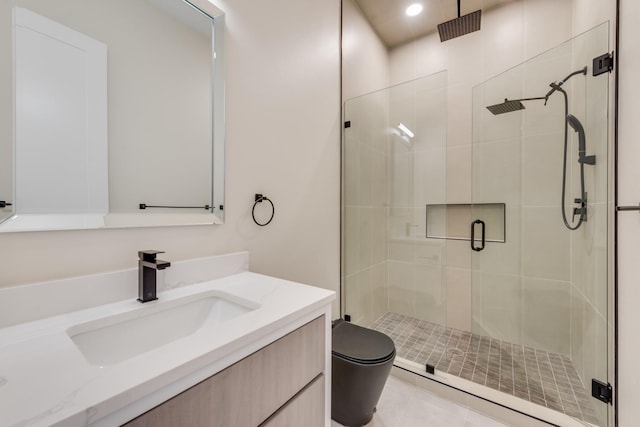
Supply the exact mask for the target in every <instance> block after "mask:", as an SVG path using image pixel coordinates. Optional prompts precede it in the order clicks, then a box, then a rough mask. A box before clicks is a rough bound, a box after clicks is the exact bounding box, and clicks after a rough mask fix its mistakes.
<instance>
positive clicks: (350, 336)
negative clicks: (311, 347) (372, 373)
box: [331, 319, 396, 365]
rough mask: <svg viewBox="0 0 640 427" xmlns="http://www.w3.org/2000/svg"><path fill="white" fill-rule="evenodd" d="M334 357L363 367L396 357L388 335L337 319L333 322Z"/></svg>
mask: <svg viewBox="0 0 640 427" xmlns="http://www.w3.org/2000/svg"><path fill="white" fill-rule="evenodd" d="M332 336H333V343H332V351H331V353H332V355H333V356H335V357H339V358H341V359H344V360H347V361H350V362H353V363H358V364H361V365H374V364H379V363H385V362H387V361H389V359H393V358H394V357H395V353H396V351H395V345H394V344H393V340H392V339H391V338H389V337H388V336H387V335H385V334H383V333H381V332H378V331H374V330H372V329H367V328H363V327H361V326H358V325H354V324H353V323H349V322H346V321H344V320H343V319H337V320H335V321H334V322H333V331H332Z"/></svg>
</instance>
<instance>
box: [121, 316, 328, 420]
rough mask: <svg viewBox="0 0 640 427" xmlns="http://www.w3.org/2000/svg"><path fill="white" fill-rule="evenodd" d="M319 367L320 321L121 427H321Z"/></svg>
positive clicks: (322, 358) (321, 358)
mask: <svg viewBox="0 0 640 427" xmlns="http://www.w3.org/2000/svg"><path fill="white" fill-rule="evenodd" d="M324 363H325V318H324V316H321V317H318V318H317V319H315V320H313V321H311V322H309V323H307V324H306V325H304V326H302V327H300V328H299V329H296V330H295V331H293V332H291V333H289V334H288V335H285V336H284V337H282V338H280V339H278V340H277V341H274V342H273V343H271V344H269V345H267V346H266V347H263V348H262V349H260V350H258V351H257V352H255V353H253V354H251V355H249V356H247V357H246V358H244V359H242V360H240V361H239V362H236V363H235V364H233V365H231V366H229V367H228V368H226V369H225V370H223V371H221V372H219V373H217V374H215V375H213V376H212V377H210V378H208V379H206V380H204V381H202V382H201V383H199V384H196V385H195V386H193V387H191V388H189V389H187V390H185V391H184V392H182V393H180V394H179V395H177V396H175V397H173V398H171V399H169V400H168V401H166V402H164V403H162V404H161V405H159V406H156V407H155V408H153V409H151V410H149V411H148V412H146V413H144V414H142V415H140V416H139V417H137V418H135V419H133V420H131V421H129V422H128V423H126V424H124V426H127V427H177V426H185V427H187V426H188V427H191V426H194V427H199V426H207V427H253V426H255V427H257V426H265V427H287V426H308V427H315V426H317V427H322V426H324V415H325V412H324V409H325V392H324V387H325V383H324V381H325V378H324V375H323V373H322V372H323V371H324Z"/></svg>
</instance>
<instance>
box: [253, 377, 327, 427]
mask: <svg viewBox="0 0 640 427" xmlns="http://www.w3.org/2000/svg"><path fill="white" fill-rule="evenodd" d="M292 426H304V427H324V375H320V376H318V377H317V378H316V379H315V380H313V382H312V383H311V384H309V385H308V386H307V387H306V388H305V389H304V390H302V391H301V392H300V393H298V394H297V395H296V397H294V398H293V399H292V400H291V401H289V402H287V404H286V405H285V406H284V407H283V408H281V409H280V410H279V411H278V412H276V413H275V414H273V416H271V417H270V418H269V419H268V420H267V421H265V422H264V423H263V424H262V425H261V426H260V427H292Z"/></svg>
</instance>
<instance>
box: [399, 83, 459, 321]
mask: <svg viewBox="0 0 640 427" xmlns="http://www.w3.org/2000/svg"><path fill="white" fill-rule="evenodd" d="M446 82H447V73H436V74H433V75H430V76H427V77H424V78H422V79H418V80H414V81H410V82H406V83H403V84H401V85H397V86H393V87H391V88H390V89H389V92H390V107H389V108H390V110H389V113H390V119H389V124H390V127H391V128H393V129H392V130H391V136H390V138H389V141H390V154H389V156H390V158H389V165H390V171H389V179H390V190H391V192H390V206H391V208H390V210H389V219H388V220H389V262H388V263H389V289H388V297H389V310H390V311H393V312H395V313H399V314H404V315H407V316H411V317H415V318H418V319H423V320H428V321H431V322H435V323H439V324H444V323H445V322H446V271H445V269H444V265H445V262H444V259H445V257H446V241H445V240H427V239H425V234H426V228H425V216H426V205H427V204H442V203H444V202H445V200H446V185H445V182H446V179H445V177H446V110H445V109H443V108H442V105H443V104H444V103H445V100H446ZM399 123H402V124H404V125H406V126H407V127H409V129H412V130H413V132H414V137H412V138H410V137H407V136H406V135H405V136H403V135H401V134H399V133H398V132H396V129H395V127H396V126H397V125H398V124H399Z"/></svg>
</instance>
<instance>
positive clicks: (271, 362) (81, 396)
mask: <svg viewBox="0 0 640 427" xmlns="http://www.w3.org/2000/svg"><path fill="white" fill-rule="evenodd" d="M136 273H137V271H136V270H135V269H132V270H126V271H120V272H114V273H108V274H102V275H95V276H88V277H84V278H74V279H68V280H59V281H55V282H48V283H39V284H34V285H26V286H19V287H15V288H7V289H0V301H1V302H0V311H2V310H4V315H3V316H2V317H1V318H0V321H1V322H3V323H2V326H4V327H2V328H1V329H0V425H3V426H5V425H6V426H12V425H20V426H48V425H60V426H86V425H91V426H114V425H127V426H154V427H156V426H159V427H162V426H176V425H212V426H225V427H229V426H243V427H244V426H258V425H264V426H270V427H273V426H285V425H305V426H318V427H320V426H325V427H328V426H330V401H331V396H330V378H331V373H330V369H331V363H330V349H331V344H330V333H331V328H330V326H331V325H330V317H331V310H330V305H331V302H332V301H333V299H334V298H335V294H334V292H332V291H328V290H325V289H320V288H315V287H311V286H306V285H302V284H299V283H294V282H289V281H286V280H281V279H276V278H273V277H268V276H264V275H260V274H255V273H251V272H249V271H248V254H247V253H238V254H232V255H226V256H222V257H210V258H203V259H198V260H191V261H183V262H175V263H172V267H171V269H168V270H167V271H166V272H162V274H161V275H159V288H158V300H157V301H152V302H149V303H145V304H141V303H139V302H138V301H136V291H137V283H136V279H137V275H136ZM56 290H57V296H56V298H55V299H50V298H49V295H51V293H52V292H56ZM99 290H101V291H99ZM87 292H89V294H91V293H92V292H95V293H94V294H93V295H95V298H96V299H97V301H96V300H93V301H88V302H86V303H85V304H92V305H93V306H92V307H88V306H87V307H84V308H82V309H78V308H79V306H82V299H83V298H82V297H83V296H86V295H87ZM30 298H31V299H35V300H39V301H40V303H39V304H38V303H32V304H33V305H32V306H31V307H30V309H29V312H30V313H31V314H30V318H29V317H28V316H27V317H26V318H25V314H24V312H23V313H22V314H19V312H21V310H19V309H16V306H18V305H19V303H20V302H21V301H26V300H29V299H30ZM43 298H44V299H43ZM57 301H59V303H58V302H57ZM96 304H99V305H96ZM38 306H41V307H42V309H40V310H39V309H38V308H37V307H38ZM70 307H73V308H74V310H73V311H71V310H69V308H70ZM23 308H24V307H23ZM12 315H14V316H13V318H14V320H15V319H18V320H19V321H20V322H19V323H15V322H12ZM43 316H47V317H44V318H43ZM9 323H13V324H9ZM5 325H6V326H5Z"/></svg>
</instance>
